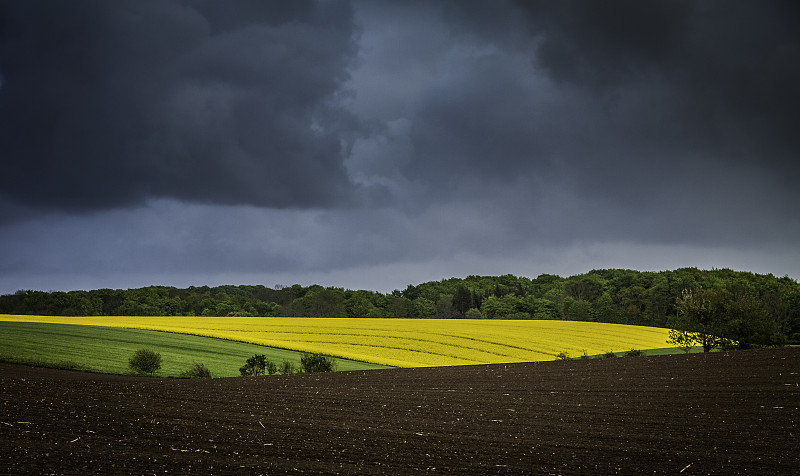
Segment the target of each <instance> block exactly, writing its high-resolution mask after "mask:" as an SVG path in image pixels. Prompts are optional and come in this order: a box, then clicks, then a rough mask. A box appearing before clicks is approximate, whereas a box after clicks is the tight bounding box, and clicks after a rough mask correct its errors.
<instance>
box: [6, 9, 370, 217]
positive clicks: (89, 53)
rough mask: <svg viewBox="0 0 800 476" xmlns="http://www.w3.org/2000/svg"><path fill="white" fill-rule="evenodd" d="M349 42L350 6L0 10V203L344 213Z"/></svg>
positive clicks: (352, 47) (352, 34)
mask: <svg viewBox="0 0 800 476" xmlns="http://www.w3.org/2000/svg"><path fill="white" fill-rule="evenodd" d="M356 39H357V30H356V28H355V26H354V24H353V22H352V10H351V8H350V6H349V4H348V3H345V2H319V3H318V2H311V1H293V2H278V1H271V2H262V1H247V2H238V1H237V2H217V1H202V0H200V1H187V2H178V1H140V0H135V1H114V2H107V1H103V0H97V1H75V2H59V1H37V2H17V1H4V2H2V3H0V74H2V78H3V79H2V89H0V156H2V157H3V168H4V170H3V174H2V175H0V177H1V178H0V190H1V191H0V198H5V199H6V201H10V202H11V203H12V204H14V203H15V204H17V205H21V206H30V207H40V208H45V209H59V210H67V211H76V210H82V209H102V208H109V207H117V206H128V205H137V204H141V203H143V202H144V200H146V199H149V198H153V197H170V198H176V199H179V200H190V201H201V202H210V203H229V204H236V203H246V204H255V205H260V206H275V207H290V206H300V207H303V206H316V205H322V206H325V205H329V204H331V203H340V202H342V201H346V200H348V199H349V195H350V194H351V193H352V189H353V184H352V183H351V182H350V181H349V179H348V177H347V174H346V171H345V169H344V166H343V164H342V160H343V157H344V156H345V154H346V148H347V142H348V141H349V140H350V135H351V132H352V130H353V124H352V117H351V116H350V115H349V114H347V113H346V112H345V111H343V110H342V109H341V108H340V106H339V104H338V96H339V95H340V94H341V89H342V84H343V82H344V81H346V80H347V78H348V68H349V66H350V64H351V62H352V60H353V57H354V54H355V52H356V45H355V40H356Z"/></svg>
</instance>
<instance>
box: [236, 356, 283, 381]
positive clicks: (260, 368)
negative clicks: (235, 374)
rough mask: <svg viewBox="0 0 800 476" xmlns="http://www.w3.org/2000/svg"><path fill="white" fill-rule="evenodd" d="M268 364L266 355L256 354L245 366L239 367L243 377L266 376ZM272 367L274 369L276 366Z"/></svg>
mask: <svg viewBox="0 0 800 476" xmlns="http://www.w3.org/2000/svg"><path fill="white" fill-rule="evenodd" d="M267 362H268V360H267V356H266V355H264V354H261V355H258V354H256V355H254V356H252V357H250V358H249V359H247V361H246V362H245V364H244V365H243V366H241V367H239V373H240V374H242V377H245V376H256V375H264V373H266V370H267ZM270 363H271V362H270ZM272 365H273V367H274V365H275V364H272ZM272 373H274V372H272Z"/></svg>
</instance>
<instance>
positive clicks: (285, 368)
mask: <svg viewBox="0 0 800 476" xmlns="http://www.w3.org/2000/svg"><path fill="white" fill-rule="evenodd" d="M278 372H280V373H282V374H283V375H289V374H293V373H294V364H293V363H291V362H289V361H288V360H284V361H283V363H281V365H280V366H279V367H278Z"/></svg>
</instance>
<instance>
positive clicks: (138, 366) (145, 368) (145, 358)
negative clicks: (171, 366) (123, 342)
mask: <svg viewBox="0 0 800 476" xmlns="http://www.w3.org/2000/svg"><path fill="white" fill-rule="evenodd" d="M128 367H129V368H130V369H131V370H133V371H134V372H136V373H140V374H150V375H153V374H155V373H156V372H158V370H159V369H160V368H161V354H159V353H158V352H155V351H152V350H150V349H139V350H137V351H136V352H134V353H133V356H132V357H131V358H130V359H129V360H128Z"/></svg>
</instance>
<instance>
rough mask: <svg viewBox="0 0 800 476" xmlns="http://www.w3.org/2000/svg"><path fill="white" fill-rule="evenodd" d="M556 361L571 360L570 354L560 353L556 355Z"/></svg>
mask: <svg viewBox="0 0 800 476" xmlns="http://www.w3.org/2000/svg"><path fill="white" fill-rule="evenodd" d="M556 359H558V360H569V352H567V351H562V352H559V353H558V355H556Z"/></svg>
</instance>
